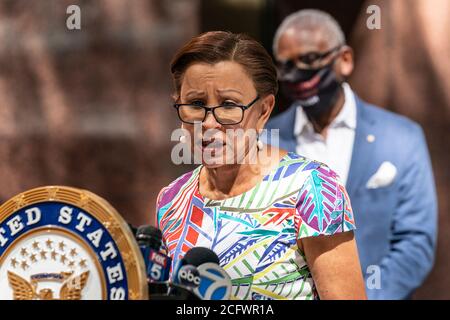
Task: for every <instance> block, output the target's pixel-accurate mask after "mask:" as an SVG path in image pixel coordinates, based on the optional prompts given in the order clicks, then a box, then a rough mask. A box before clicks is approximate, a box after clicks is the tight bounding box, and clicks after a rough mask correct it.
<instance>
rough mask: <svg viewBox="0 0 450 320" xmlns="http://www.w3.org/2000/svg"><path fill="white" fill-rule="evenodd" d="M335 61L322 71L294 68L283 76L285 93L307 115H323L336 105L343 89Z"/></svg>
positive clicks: (321, 69)
mask: <svg viewBox="0 0 450 320" xmlns="http://www.w3.org/2000/svg"><path fill="white" fill-rule="evenodd" d="M334 61H335V60H334ZM334 61H333V62H331V63H329V64H328V65H326V66H324V67H322V68H320V69H299V68H296V67H293V68H292V69H291V70H290V71H289V72H286V73H284V75H283V79H282V81H281V83H282V88H283V91H284V93H285V94H286V95H287V96H288V97H289V98H290V99H292V100H293V101H295V102H296V103H297V104H299V105H301V106H302V107H303V108H304V110H305V112H307V113H314V114H321V113H323V112H325V111H326V110H329V109H330V108H331V107H333V106H334V104H335V103H336V100H337V98H338V96H339V95H338V93H339V89H340V88H341V82H340V81H339V80H338V79H337V78H336V73H335V72H334V70H333V65H334Z"/></svg>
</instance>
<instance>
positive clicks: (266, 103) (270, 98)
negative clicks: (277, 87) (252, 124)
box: [256, 94, 275, 131]
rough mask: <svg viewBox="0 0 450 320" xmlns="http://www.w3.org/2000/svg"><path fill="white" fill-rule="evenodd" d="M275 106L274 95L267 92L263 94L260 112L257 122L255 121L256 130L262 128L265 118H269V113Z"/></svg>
mask: <svg viewBox="0 0 450 320" xmlns="http://www.w3.org/2000/svg"><path fill="white" fill-rule="evenodd" d="M274 107H275V96H274V95H273V94H269V95H267V96H265V97H264V98H263V100H262V103H261V113H260V114H259V118H258V122H257V123H256V129H257V130H258V131H260V130H262V129H264V126H265V125H266V122H267V120H269V117H270V114H271V113H272V110H273V108H274Z"/></svg>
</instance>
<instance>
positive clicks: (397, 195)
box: [266, 95, 437, 299]
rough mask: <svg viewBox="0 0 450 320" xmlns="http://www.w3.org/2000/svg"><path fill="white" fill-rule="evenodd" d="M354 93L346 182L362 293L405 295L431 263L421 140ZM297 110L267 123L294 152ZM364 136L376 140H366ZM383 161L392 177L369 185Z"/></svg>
mask: <svg viewBox="0 0 450 320" xmlns="http://www.w3.org/2000/svg"><path fill="white" fill-rule="evenodd" d="M355 99H356V106H357V123H356V133H355V142H354V146H353V154H352V160H351V164H350V171H349V175H348V180H347V186H346V187H347V191H348V194H349V196H350V201H351V204H352V207H353V212H354V216H355V222H356V228H357V229H356V230H355V237H356V242H357V245H358V251H359V258H360V261H361V266H362V270H363V274H364V276H365V278H366V291H367V296H368V298H369V299H405V298H408V297H409V296H410V295H411V294H412V292H413V290H414V289H416V288H417V287H418V286H420V285H421V284H422V282H423V281H424V279H425V277H426V276H427V274H428V273H429V272H430V270H431V268H432V266H433V263H434V254H435V246H436V236H437V230H436V225H437V199H436V191H435V184H434V178H433V172H432V168H431V164H430V158H429V155H428V150H427V145H426V141H425V138H424V135H423V132H422V129H421V128H420V126H419V125H418V124H416V123H414V122H413V121H411V120H408V119H407V118H405V117H403V116H400V115H396V114H394V113H392V112H389V111H386V110H383V109H381V108H377V107H375V106H373V105H369V104H368V103H366V102H364V101H362V100H360V99H359V98H358V97H357V96H356V95H355ZM295 112H296V110H295V107H294V106H292V107H291V108H289V109H288V110H286V111H285V112H283V113H281V114H280V115H278V116H276V117H274V118H272V119H271V120H270V121H269V123H268V124H267V126H266V128H267V129H280V148H282V149H286V150H288V151H292V152H295V151H296V138H295V136H294V121H295ZM369 134H372V135H373V136H375V141H373V142H371V143H370V142H368V141H367V136H368V135H369ZM336 156H339V155H336ZM384 161H390V162H391V163H392V164H394V165H395V166H396V168H397V176H396V178H395V180H394V182H393V183H392V184H391V185H389V186H386V187H380V188H378V189H367V188H366V183H367V181H368V180H369V178H370V177H371V176H372V175H373V174H374V173H375V172H376V171H377V170H378V168H379V167H380V165H381V164H382V163H383V162H384ZM378 281H379V282H378Z"/></svg>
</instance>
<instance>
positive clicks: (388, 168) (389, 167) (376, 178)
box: [366, 161, 397, 189]
mask: <svg viewBox="0 0 450 320" xmlns="http://www.w3.org/2000/svg"><path fill="white" fill-rule="evenodd" d="M396 176H397V168H396V167H395V166H394V165H393V164H392V163H391V162H389V161H385V162H383V163H382V164H381V166H380V167H379V168H378V170H377V172H375V174H374V175H373V176H371V177H370V179H369V181H367V184H366V188H367V189H377V188H381V187H386V186H388V185H390V184H391V183H392V182H393V181H394V179H395V177H396Z"/></svg>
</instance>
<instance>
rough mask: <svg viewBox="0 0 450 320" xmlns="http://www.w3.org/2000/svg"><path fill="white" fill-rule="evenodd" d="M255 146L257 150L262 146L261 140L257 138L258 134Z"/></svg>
mask: <svg viewBox="0 0 450 320" xmlns="http://www.w3.org/2000/svg"><path fill="white" fill-rule="evenodd" d="M256 148H257V149H258V151H261V150H262V149H263V148H264V144H263V142H262V141H261V140H259V134H258V137H257V138H256Z"/></svg>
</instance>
